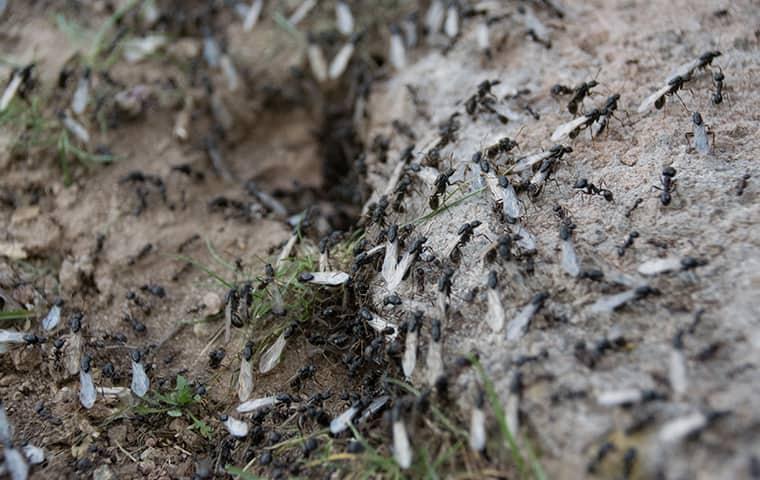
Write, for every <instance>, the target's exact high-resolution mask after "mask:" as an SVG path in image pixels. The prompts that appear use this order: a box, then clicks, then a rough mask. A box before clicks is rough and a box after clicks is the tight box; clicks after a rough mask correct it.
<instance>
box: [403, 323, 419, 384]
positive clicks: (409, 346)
mask: <svg viewBox="0 0 760 480" xmlns="http://www.w3.org/2000/svg"><path fill="white" fill-rule="evenodd" d="M417 337H418V336H417V332H416V331H413V332H409V333H407V334H406V348H404V356H403V358H402V359H401V367H402V368H403V370H404V376H405V377H406V378H409V377H411V376H412V373H414V367H415V366H416V365H417V340H418V338H417Z"/></svg>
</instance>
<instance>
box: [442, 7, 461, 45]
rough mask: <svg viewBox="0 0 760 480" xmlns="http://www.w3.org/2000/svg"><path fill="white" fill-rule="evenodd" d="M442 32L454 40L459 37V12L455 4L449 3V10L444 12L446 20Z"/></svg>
mask: <svg viewBox="0 0 760 480" xmlns="http://www.w3.org/2000/svg"><path fill="white" fill-rule="evenodd" d="M443 31H444V33H446V36H447V37H449V38H454V37H456V36H457V35H459V10H458V9H457V6H456V3H453V2H452V3H450V4H449V8H448V9H447V10H446V20H445V23H444V25H443Z"/></svg>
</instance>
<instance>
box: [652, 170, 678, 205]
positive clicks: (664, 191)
mask: <svg viewBox="0 0 760 480" xmlns="http://www.w3.org/2000/svg"><path fill="white" fill-rule="evenodd" d="M675 176H676V169H675V168H673V167H665V168H664V169H662V174H661V175H660V182H661V183H662V187H657V186H655V187H654V188H656V189H657V190H660V202H662V204H663V205H669V204H670V200H671V195H670V194H671V193H672V192H673V191H674V190H675V188H676V185H675V184H676V181H675V180H674V179H673V177H675Z"/></svg>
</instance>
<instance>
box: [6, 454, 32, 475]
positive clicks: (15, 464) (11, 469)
mask: <svg viewBox="0 0 760 480" xmlns="http://www.w3.org/2000/svg"><path fill="white" fill-rule="evenodd" d="M4 454H5V468H7V469H8V473H10V476H11V480H26V479H27V478H28V477H29V465H27V463H26V461H25V460H24V456H23V455H22V454H21V452H19V451H18V450H17V449H15V448H6V449H5V452H4Z"/></svg>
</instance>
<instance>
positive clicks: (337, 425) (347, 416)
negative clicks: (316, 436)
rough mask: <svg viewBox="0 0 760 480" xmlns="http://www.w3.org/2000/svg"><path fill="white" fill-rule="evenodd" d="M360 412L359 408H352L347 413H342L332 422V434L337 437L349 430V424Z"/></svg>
mask: <svg viewBox="0 0 760 480" xmlns="http://www.w3.org/2000/svg"><path fill="white" fill-rule="evenodd" d="M358 412H359V407H357V406H356V405H354V406H352V407H351V408H349V409H348V410H346V411H345V412H343V413H341V414H340V415H338V416H337V417H335V418H333V419H332V421H330V433H332V434H333V435H337V434H339V433H341V432H342V431H344V430H346V429H347V428H348V424H349V423H350V422H351V420H353V418H354V416H355V415H356V414H357V413H358Z"/></svg>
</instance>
